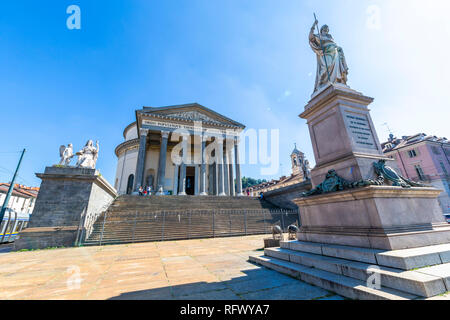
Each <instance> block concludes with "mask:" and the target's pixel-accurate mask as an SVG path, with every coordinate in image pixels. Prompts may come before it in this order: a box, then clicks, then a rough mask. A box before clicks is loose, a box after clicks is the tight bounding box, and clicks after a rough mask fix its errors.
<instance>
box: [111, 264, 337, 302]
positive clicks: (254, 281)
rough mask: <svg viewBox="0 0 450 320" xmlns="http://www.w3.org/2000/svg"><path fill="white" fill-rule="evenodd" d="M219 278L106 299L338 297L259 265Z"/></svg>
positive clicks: (128, 293)
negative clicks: (232, 276) (223, 278)
mask: <svg viewBox="0 0 450 320" xmlns="http://www.w3.org/2000/svg"><path fill="white" fill-rule="evenodd" d="M242 272H243V273H245V276H241V277H236V278H232V279H230V280H225V281H221V282H194V283H187V284H181V285H173V286H168V287H162V288H156V289H149V290H141V291H133V292H126V293H122V294H120V295H119V296H116V297H113V298H111V299H110V300H312V299H314V300H318V299H327V300H329V299H342V298H341V297H339V296H336V295H335V294H334V293H330V292H328V291H326V290H324V289H321V288H318V287H314V286H312V285H309V284H307V283H305V282H302V281H299V280H296V279H293V278H290V277H287V276H285V275H282V274H279V273H277V272H275V271H272V270H269V269H266V268H260V269H252V270H245V271H242Z"/></svg>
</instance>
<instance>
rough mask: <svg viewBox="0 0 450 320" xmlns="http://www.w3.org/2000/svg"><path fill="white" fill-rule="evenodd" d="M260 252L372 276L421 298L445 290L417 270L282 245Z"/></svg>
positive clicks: (362, 276)
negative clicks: (288, 247)
mask: <svg viewBox="0 0 450 320" xmlns="http://www.w3.org/2000/svg"><path fill="white" fill-rule="evenodd" d="M264 253H265V255H266V256H269V257H273V258H277V259H280V260H285V261H289V262H292V263H296V264H299V265H303V266H307V267H312V268H316V269H320V270H324V271H328V272H332V273H335V274H339V275H344V276H347V277H350V278H354V279H357V280H361V281H364V282H366V281H367V280H368V279H369V278H374V277H376V278H378V279H379V281H380V283H381V284H382V285H383V286H384V287H388V288H392V289H397V290H401V291H404V292H407V293H410V294H413V295H418V296H422V297H433V296H436V295H439V294H442V293H444V292H446V291H447V288H446V285H445V279H443V278H441V277H437V276H435V275H429V274H424V273H420V272H417V271H404V270H400V269H394V268H388V267H384V266H377V265H371V264H367V263H362V262H356V261H352V260H346V259H340V258H333V257H328V256H323V255H318V254H313V253H308V252H300V251H294V250H289V249H283V248H267V249H265V250H264Z"/></svg>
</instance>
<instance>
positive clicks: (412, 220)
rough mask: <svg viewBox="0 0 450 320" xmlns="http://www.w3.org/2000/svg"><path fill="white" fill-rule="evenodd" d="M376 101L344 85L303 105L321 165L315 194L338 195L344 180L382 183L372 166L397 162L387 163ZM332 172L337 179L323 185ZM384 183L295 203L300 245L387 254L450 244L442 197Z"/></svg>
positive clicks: (330, 88) (313, 174)
mask: <svg viewBox="0 0 450 320" xmlns="http://www.w3.org/2000/svg"><path fill="white" fill-rule="evenodd" d="M372 101H373V98H370V97H367V96H364V95H363V94H362V93H359V92H357V91H355V90H352V89H350V88H349V87H347V86H345V85H341V84H330V85H328V87H326V88H324V89H323V90H322V91H321V92H319V93H317V94H315V95H314V96H313V98H312V99H311V101H309V103H308V104H307V105H306V107H305V111H304V112H303V113H302V114H301V115H300V117H301V118H304V119H306V120H307V121H308V127H309V131H310V134H311V141H312V145H313V149H314V156H315V159H316V167H315V168H314V169H313V170H311V177H312V183H313V187H317V186H318V185H319V184H320V183H322V182H323V184H322V187H323V188H325V189H327V188H330V187H331V188H333V187H334V186H333V183H334V182H335V181H338V180H339V179H340V178H342V179H344V180H346V181H348V182H357V181H366V182H367V181H369V180H372V181H373V180H376V179H377V178H378V177H377V174H376V172H375V170H374V163H376V162H378V161H380V160H382V161H383V160H384V161H390V162H393V160H392V159H390V158H387V157H385V156H384V155H383V152H382V149H381V145H380V143H379V140H378V136H377V133H376V130H375V127H374V125H373V122H372V118H371V116H370V110H369V109H368V105H369V104H370V103H371V102H372ZM330 170H334V171H335V172H336V173H337V177H336V176H335V177H332V178H331V179H325V178H327V174H328V173H329V172H330ZM394 174H395V173H394ZM383 181H384V182H385V183H384V185H380V186H368V187H363V188H351V189H350V190H346V191H340V192H329V191H332V190H324V193H323V194H320V195H315V196H310V197H303V198H298V199H295V200H294V202H295V203H296V204H297V205H298V207H299V209H300V216H301V224H302V225H301V227H300V232H299V234H298V237H299V238H298V239H299V240H306V241H313V242H321V243H330V244H340V245H349V246H358V247H364V248H376V249H385V250H395V249H405V248H414V247H422V246H429V245H435V244H442V243H448V242H450V228H449V225H448V224H447V223H446V222H445V220H444V217H443V213H442V210H441V209H440V207H439V204H438V202H437V197H438V195H439V194H440V192H441V191H440V190H437V189H434V188H403V187H400V186H389V183H390V182H389V181H387V180H383ZM380 184H382V183H381V182H380ZM391 184H392V183H391ZM337 189H338V190H342V189H343V188H342V187H337ZM338 190H334V191H338ZM328 192H329V193H328Z"/></svg>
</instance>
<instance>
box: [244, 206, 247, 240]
mask: <svg viewBox="0 0 450 320" xmlns="http://www.w3.org/2000/svg"><path fill="white" fill-rule="evenodd" d="M244 228H245V235H247V210H244Z"/></svg>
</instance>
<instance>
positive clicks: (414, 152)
mask: <svg viewBox="0 0 450 320" xmlns="http://www.w3.org/2000/svg"><path fill="white" fill-rule="evenodd" d="M408 156H409V157H410V158H414V157H417V153H416V150H414V149H411V150H409V151H408Z"/></svg>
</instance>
